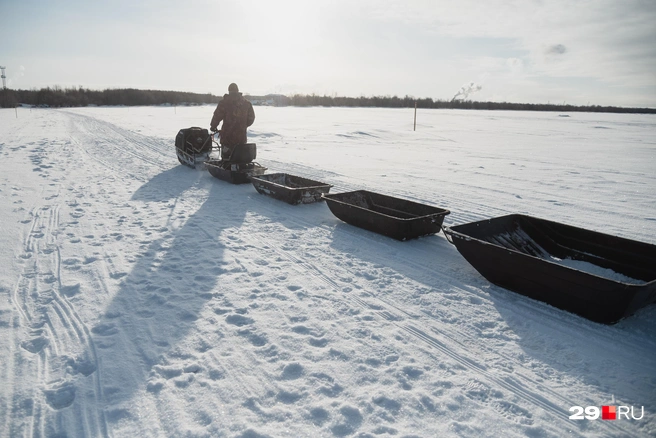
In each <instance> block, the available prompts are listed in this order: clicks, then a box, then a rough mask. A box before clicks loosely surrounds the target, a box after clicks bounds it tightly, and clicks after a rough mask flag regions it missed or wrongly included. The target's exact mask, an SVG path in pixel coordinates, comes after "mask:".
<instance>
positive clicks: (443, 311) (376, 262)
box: [331, 223, 656, 418]
mask: <svg viewBox="0 0 656 438" xmlns="http://www.w3.org/2000/svg"><path fill="white" fill-rule="evenodd" d="M331 247H332V248H334V249H336V250H338V251H340V252H342V253H343V254H348V255H349V256H350V257H351V260H352V262H353V260H355V261H356V262H358V261H364V262H366V266H369V268H368V271H366V270H362V269H357V268H356V269H353V273H354V275H356V276H359V277H362V278H364V279H365V280H368V281H369V282H370V283H369V285H370V286H369V290H370V291H371V292H372V293H371V294H370V295H371V296H373V297H375V298H378V299H380V300H381V301H382V302H383V303H389V304H390V305H391V306H385V305H383V307H387V308H386V309H385V310H386V311H388V312H390V311H391V312H392V313H397V314H399V315H398V316H400V317H401V318H402V319H405V318H406V317H405V315H402V314H400V312H398V311H395V309H394V306H395V305H399V309H406V308H407V307H406V306H407V304H414V305H413V306H411V307H410V308H413V309H414V310H415V311H416V310H419V311H420V312H422V313H423V314H424V316H426V317H428V318H430V320H432V321H434V323H433V324H431V323H429V324H422V323H419V324H421V325H418V323H414V322H413V320H412V319H411V318H410V319H406V321H407V323H403V322H402V323H401V325H412V326H413V327H415V330H418V331H419V332H423V333H425V334H426V335H428V336H429V338H428V339H430V338H433V339H435V340H437V341H438V343H439V342H442V341H444V340H445V339H444V337H445V336H447V337H453V338H454V339H452V340H453V341H455V342H457V343H462V345H463V347H462V348H465V347H464V345H472V343H474V344H476V343H478V342H482V344H481V345H482V346H483V347H484V348H486V349H489V350H490V353H491V356H490V357H494V356H495V354H496V352H498V357H497V358H496V359H495V361H494V363H482V364H481V365H482V367H483V368H484V369H488V367H490V369H493V368H496V367H498V366H502V365H503V364H508V365H510V368H508V370H506V371H508V373H509V374H508V377H509V378H511V377H512V373H513V372H512V367H513V366H521V364H523V363H526V364H529V365H527V367H528V369H529V371H531V373H533V374H534V375H535V380H536V381H535V382H534V384H536V385H537V384H538V381H543V382H548V381H549V380H551V379H554V378H556V376H557V375H558V374H559V373H560V374H561V375H564V376H569V377H571V378H573V379H575V380H577V381H580V382H584V383H585V384H587V385H590V386H591V387H593V388H594V387H596V388H597V389H599V388H603V390H604V391H607V392H608V393H609V394H614V396H615V397H616V398H618V399H620V398H621V399H622V400H631V401H634V402H635V404H637V405H642V404H644V403H646V402H653V401H655V400H654V395H653V394H654V392H653V382H652V384H650V385H643V386H644V387H642V388H641V387H640V385H634V384H632V383H631V382H630V381H629V379H621V378H620V379H608V380H606V381H603V382H601V381H600V380H599V375H604V374H607V371H608V370H607V369H608V366H607V364H608V359H609V356H610V357H612V360H613V361H615V364H614V365H613V367H611V369H613V370H617V369H622V370H628V373H629V374H630V373H631V371H630V370H633V368H634V367H635V372H636V373H637V374H640V373H643V374H644V368H645V366H644V363H641V362H644V360H648V361H649V362H650V363H653V362H654V361H656V354H654V353H653V349H652V347H650V346H649V345H647V346H645V345H642V346H641V345H635V347H636V348H633V346H627V345H626V342H627V341H628V340H629V339H630V338H633V337H635V336H636V335H638V336H640V335H641V334H642V335H643V336H644V335H645V334H649V333H654V332H656V318H654V316H656V305H651V306H649V307H648V308H646V309H643V310H642V311H641V312H638V314H637V315H634V316H633V317H630V318H627V319H626V320H624V321H621V322H620V323H619V324H617V325H615V326H604V325H601V324H597V323H594V322H591V321H588V320H586V319H583V318H581V317H579V316H576V315H573V314H570V313H568V312H565V311H562V310H559V309H556V308H554V307H551V306H549V305H547V304H544V303H541V302H539V301H535V300H532V299H530V298H527V297H524V296H522V295H519V294H516V293H514V292H511V291H508V290H506V289H504V288H501V287H498V286H495V285H492V284H490V283H489V282H488V281H487V280H486V279H485V278H484V277H483V276H481V275H480V274H479V273H478V272H477V271H476V270H475V269H474V268H473V267H472V266H471V265H470V264H469V263H468V262H467V261H466V260H465V259H464V258H463V257H462V256H461V255H460V253H459V252H458V251H457V249H456V248H455V247H454V246H453V245H451V244H450V243H448V242H447V240H446V239H445V238H444V237H443V235H442V233H441V232H440V234H439V235H435V236H425V237H422V238H419V239H414V240H410V241H407V242H399V241H396V240H394V239H391V238H387V237H384V236H381V235H378V234H375V233H371V232H369V231H365V230H361V229H359V228H356V227H353V226H350V225H348V224H344V223H339V224H337V226H336V227H335V228H334V231H333V234H332V242H331ZM396 274H400V275H402V276H404V277H406V278H409V279H412V280H414V281H416V282H418V283H420V284H421V286H418V287H416V288H413V290H408V291H400V292H403V293H404V296H403V301H400V299H399V297H398V295H396V298H395V297H394V292H399V291H394V290H393V289H392V288H393V287H394V284H395V282H394V281H393V276H395V275H396ZM366 295H369V294H366ZM366 295H365V296H366ZM366 299H367V301H368V302H369V301H370V302H371V304H374V309H375V308H376V307H375V305H376V301H375V300H373V299H372V298H371V297H369V298H366ZM379 304H381V303H379ZM490 305H491V306H493V307H494V310H495V311H491V310H492V309H491V307H490ZM650 336H651V335H650ZM467 337H470V338H471V339H469V340H467V339H466V338H467ZM426 339H427V338H425V337H424V340H426ZM463 341H465V342H464V343H463ZM649 341H651V342H650V344H653V341H654V337H653V336H651V337H650V338H649ZM506 343H511V344H512V343H516V344H517V345H518V346H519V347H520V348H521V349H522V350H523V352H524V354H523V355H522V356H523V357H522V358H521V360H520V359H517V358H515V357H512V356H508V357H506V356H505V355H504V353H503V352H502V351H503V349H502V348H500V347H501V346H503V345H504V344H506ZM635 344H640V342H639V341H636V342H635ZM495 346H496V347H495ZM608 348H612V349H613V350H615V349H617V351H615V354H613V353H609V352H608ZM623 348H625V350H623ZM650 351H652V352H651V353H650ZM623 352H624V353H628V352H631V353H633V354H632V355H631V356H629V357H623V356H627V355H626V354H622V353H623ZM469 353H470V354H469V355H468V356H467V357H468V358H470V359H476V360H478V357H479V356H478V352H476V351H472V352H469ZM513 362H516V363H515V365H513ZM502 367H503V366H502ZM554 371H558V372H557V373H556V372H554ZM652 380H653V379H652ZM627 382H628V383H627ZM554 385H556V386H561V385H562V382H560V381H559V380H555V381H554ZM559 394H560V395H561V396H565V397H566V396H567V392H566V391H564V392H563V391H561V392H560V393H559ZM547 397H548V398H550V399H552V398H553V397H552V396H548V395H547ZM561 402H562V400H561ZM574 402H576V403H574ZM598 402H599V403H602V402H604V403H606V402H609V403H610V400H603V401H602V400H599V401H598ZM572 403H573V404H571V405H567V406H565V404H566V403H564V402H562V406H561V405H558V406H554V408H556V409H562V411H563V412H564V413H566V412H567V410H568V409H569V408H570V406H573V405H576V404H577V403H583V402H582V401H577V400H572ZM567 415H569V414H567ZM565 418H566V417H565Z"/></svg>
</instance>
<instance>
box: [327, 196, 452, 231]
mask: <svg viewBox="0 0 656 438" xmlns="http://www.w3.org/2000/svg"><path fill="white" fill-rule="evenodd" d="M323 198H324V199H325V200H326V203H327V204H328V207H329V208H330V211H332V213H333V214H334V215H335V216H337V217H338V218H339V219H341V220H343V221H344V222H346V223H349V224H351V225H355V226H356V227H360V228H364V229H366V230H369V231H373V232H375V233H379V234H383V235H385V236H388V237H392V238H394V239H398V240H407V239H414V238H416V237H420V236H425V235H427V234H434V233H438V232H439V231H440V228H441V226H442V222H443V221H444V217H445V216H446V215H447V214H449V213H450V211H449V210H445V209H443V208H438V207H432V206H430V205H425V204H419V203H417V202H413V201H408V200H405V199H400V198H394V197H392V196H387V195H381V194H378V193H373V192H369V191H366V190H358V191H355V192H346V193H337V194H332V195H323Z"/></svg>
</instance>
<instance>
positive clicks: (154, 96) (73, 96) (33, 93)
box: [0, 87, 220, 108]
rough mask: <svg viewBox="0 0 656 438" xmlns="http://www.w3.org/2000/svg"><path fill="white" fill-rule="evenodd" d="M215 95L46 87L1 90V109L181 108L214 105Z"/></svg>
mask: <svg viewBox="0 0 656 438" xmlns="http://www.w3.org/2000/svg"><path fill="white" fill-rule="evenodd" d="M219 100H220V98H219V97H218V96H214V95H212V94H209V93H208V94H198V93H186V92H180V91H159V90H137V89H134V88H124V89H110V90H103V91H95V90H88V89H85V88H82V87H79V88H60V87H52V88H50V87H47V88H42V89H40V90H8V89H7V90H0V106H1V107H3V108H13V107H15V106H16V105H18V104H25V105H34V106H46V105H47V106H49V107H77V106H89V105H98V106H100V105H126V106H136V105H140V106H141V105H164V104H170V105H181V104H196V105H200V104H205V103H217V102H218V101H219Z"/></svg>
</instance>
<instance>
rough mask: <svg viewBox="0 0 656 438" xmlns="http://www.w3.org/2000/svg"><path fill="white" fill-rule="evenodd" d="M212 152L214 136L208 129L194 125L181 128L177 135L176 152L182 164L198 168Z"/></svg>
mask: <svg viewBox="0 0 656 438" xmlns="http://www.w3.org/2000/svg"><path fill="white" fill-rule="evenodd" d="M211 152H212V136H211V135H210V133H209V132H208V130H207V129H202V128H198V127H192V128H187V129H181V130H180V131H178V135H176V137H175V153H176V155H177V156H178V161H180V164H184V165H185V166H189V167H191V168H196V166H198V165H199V164H202V163H204V162H205V161H206V160H207V159H208V158H209V156H210V153H211Z"/></svg>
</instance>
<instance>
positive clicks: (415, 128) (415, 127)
mask: <svg viewBox="0 0 656 438" xmlns="http://www.w3.org/2000/svg"><path fill="white" fill-rule="evenodd" d="M412 130H413V131H416V130H417V101H416V100H415V126H414V127H413V128H412Z"/></svg>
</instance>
